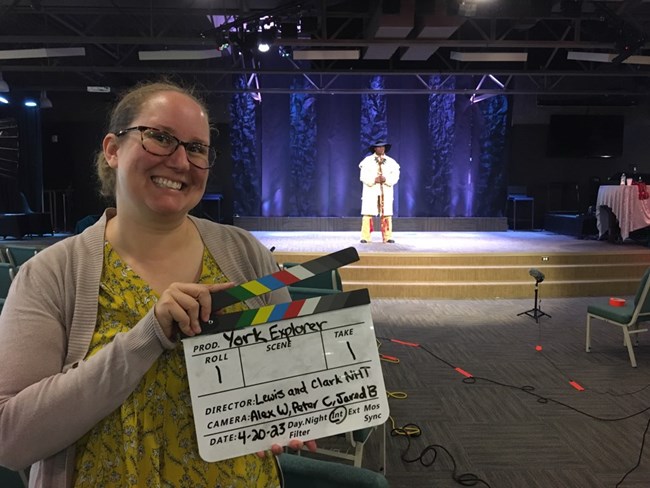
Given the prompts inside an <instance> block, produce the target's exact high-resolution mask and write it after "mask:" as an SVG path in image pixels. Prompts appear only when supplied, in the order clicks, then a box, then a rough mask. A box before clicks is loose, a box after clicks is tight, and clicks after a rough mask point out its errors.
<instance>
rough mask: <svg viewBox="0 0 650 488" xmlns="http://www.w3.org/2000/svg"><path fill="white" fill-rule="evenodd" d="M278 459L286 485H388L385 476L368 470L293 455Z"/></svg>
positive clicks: (314, 487)
mask: <svg viewBox="0 0 650 488" xmlns="http://www.w3.org/2000/svg"><path fill="white" fill-rule="evenodd" d="M278 460H279V463H280V469H281V470H282V476H283V478H284V481H285V485H284V486H286V488H302V487H304V486H309V487H310V488H388V481H387V480H386V478H385V477H384V476H383V475H381V474H380V473H377V472H375V471H370V470H369V469H364V468H359V467H355V466H350V465H347V464H341V463H331V462H328V461H322V460H319V459H313V458H309V457H306V456H299V455H296V454H282V455H280V457H279V458H278Z"/></svg>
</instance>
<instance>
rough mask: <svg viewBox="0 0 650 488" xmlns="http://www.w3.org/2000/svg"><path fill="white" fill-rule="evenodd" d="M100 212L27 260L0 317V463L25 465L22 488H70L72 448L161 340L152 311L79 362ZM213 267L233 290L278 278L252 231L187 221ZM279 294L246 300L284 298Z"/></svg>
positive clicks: (134, 381) (91, 320) (99, 244)
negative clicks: (25, 483) (269, 276)
mask: <svg viewBox="0 0 650 488" xmlns="http://www.w3.org/2000/svg"><path fill="white" fill-rule="evenodd" d="M113 215H115V209H108V210H107V211H106V212H105V213H104V215H103V216H102V218H101V219H100V220H99V221H98V222H97V223H96V224H95V225H93V226H92V227H89V228H88V229H86V230H85V231H84V232H83V233H82V234H80V235H78V236H74V237H69V238H67V239H64V240H63V241H61V242H58V243H56V244H54V245H52V246H50V247H48V248H46V249H44V250H43V251H41V252H40V253H38V254H37V255H36V256H34V257H33V258H31V259H30V260H29V261H28V262H27V263H25V264H24V265H23V266H22V267H21V269H20V272H19V273H18V274H17V276H16V279H15V280H14V282H13V284H12V287H11V289H10V291H9V296H8V297H7V301H6V303H5V305H4V308H3V310H2V314H0V465H2V466H6V467H8V468H10V469H14V470H18V469H23V468H25V467H27V466H29V465H31V464H33V466H32V469H31V472H30V483H29V484H30V487H47V488H58V487H61V488H68V487H69V486H71V483H72V474H73V470H74V463H75V452H74V445H75V442H76V441H77V440H78V439H79V438H81V437H82V436H83V435H84V434H85V433H86V432H88V430H90V429H91V428H92V427H93V426H94V425H95V424H96V423H97V422H99V421H100V420H101V419H103V418H104V417H105V416H106V415H108V414H109V413H111V412H112V411H113V410H115V409H116V408H118V407H119V406H120V405H121V404H122V403H123V402H124V400H126V398H127V397H128V396H129V395H130V394H131V392H132V391H133V390H134V389H135V388H136V386H137V385H138V383H139V382H140V379H141V378H142V376H143V375H144V374H145V373H146V372H147V371H148V369H149V368H150V366H151V365H152V364H153V363H154V361H155V360H156V359H157V358H158V356H160V354H161V353H162V352H163V351H164V350H165V349H172V348H173V347H175V343H173V342H171V341H169V340H168V339H167V338H166V337H165V335H164V334H163V332H162V329H161V328H160V325H159V324H158V322H157V321H156V318H155V316H154V314H153V309H152V310H150V311H149V312H148V313H147V314H146V315H145V316H144V317H143V318H142V320H140V322H138V324H137V325H136V326H135V327H134V328H133V329H131V330H130V331H129V332H127V333H121V334H118V335H117V336H116V337H115V339H114V340H113V342H112V343H111V344H109V345H107V346H106V347H104V348H103V349H102V350H101V351H99V352H98V353H97V354H95V355H93V356H92V358H90V359H89V360H88V361H84V358H85V356H86V353H87V351H88V347H89V344H90V340H91V337H92V334H93V332H94V329H95V324H96V321H97V301H98V295H99V283H100V278H101V273H102V265H103V253H104V230H105V227H106V221H107V220H108V219H110V218H111V217H112V216H113ZM192 220H193V222H194V223H195V225H196V227H197V228H198V230H199V232H200V234H201V237H202V238H203V241H204V242H205V245H206V246H207V248H208V249H209V251H210V252H211V253H212V255H213V256H214V258H215V260H216V262H217V264H218V265H219V267H220V268H221V270H222V271H223V272H224V274H225V275H226V276H227V277H228V279H229V280H230V281H232V282H234V283H235V284H241V283H244V282H246V281H249V280H252V279H255V278H259V277H261V276H264V275H267V274H270V273H273V272H275V271H277V266H276V264H275V261H274V259H273V257H272V255H271V253H270V251H269V250H268V249H266V248H265V247H264V246H263V245H262V244H261V243H260V242H259V241H258V240H257V239H255V237H253V236H252V235H251V234H250V233H248V232H246V231H244V230H241V229H239V228H236V227H231V226H227V225H221V224H215V223H214V222H210V221H208V220H203V219H196V218H192ZM289 300H290V298H289V293H288V292H287V290H286V288H282V289H280V290H276V291H275V292H272V293H270V294H268V295H266V296H264V297H256V298H252V299H250V300H248V301H247V304H248V306H250V307H251V308H257V307H260V306H262V305H265V304H268V303H282V302H287V301H289Z"/></svg>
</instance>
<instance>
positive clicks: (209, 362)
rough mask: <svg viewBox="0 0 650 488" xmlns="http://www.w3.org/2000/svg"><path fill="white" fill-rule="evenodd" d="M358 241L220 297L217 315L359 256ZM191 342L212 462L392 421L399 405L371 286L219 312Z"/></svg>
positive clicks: (194, 392) (196, 394) (203, 441)
mask: <svg viewBox="0 0 650 488" xmlns="http://www.w3.org/2000/svg"><path fill="white" fill-rule="evenodd" d="M358 259H359V255H358V254H357V251H356V249H354V248H353V247H350V248H347V249H343V250H341V251H338V252H335V253H332V254H328V255H326V256H322V257H320V258H317V259H314V260H311V261H308V262H306V263H303V264H302V265H297V266H292V267H291V268H288V269H284V270H280V271H278V272H276V273H273V274H271V275H268V276H265V277H262V278H260V279H258V280H253V281H249V282H248V283H244V284H243V285H240V286H237V287H233V288H230V289H228V290H224V291H221V292H217V293H215V294H213V297H212V298H213V311H216V310H219V309H222V308H223V307H225V306H228V305H231V304H233V303H236V302H239V301H242V300H246V299H248V298H250V297H253V296H259V295H262V294H264V293H268V292H270V291H273V290H276V289H278V288H281V287H283V286H288V285H291V284H293V283H296V282H298V281H301V280H303V279H305V278H309V277H312V276H314V275H316V274H319V273H322V272H326V271H331V270H333V269H336V268H339V267H341V266H344V265H346V264H349V263H351V262H354V261H358ZM202 329H203V332H202V333H201V334H200V335H198V336H194V337H186V338H184V339H183V347H184V351H185V361H186V364H187V371H188V377H189V384H190V394H191V398H192V410H193V413H194V423H195V428H196V435H197V440H198V446H199V454H200V456H201V457H202V458H203V459H204V460H205V461H208V462H214V461H219V460H222V459H228V458H232V457H236V456H240V455H244V454H249V453H253V452H257V451H263V450H266V449H269V448H270V447H271V446H272V445H273V444H280V445H286V444H287V443H288V442H289V441H290V440H291V439H300V440H303V441H304V440H312V439H318V438H321V437H327V436H331V435H335V434H340V433H344V432H350V431H353V430H357V429H363V428H366V427H373V426H376V425H380V424H383V423H384V422H386V421H387V420H388V415H389V409H388V400H387V397H386V389H385V386H384V378H383V375H382V371H381V364H380V361H379V353H378V350H377V342H376V338H375V331H374V326H373V323H372V317H371V314H370V297H369V295H368V290H367V289H362V290H354V291H350V292H342V293H337V294H333V295H326V296H322V297H316V298H308V299H304V300H296V301H293V302H288V303H282V304H277V305H269V306H265V307H261V308H258V309H254V310H246V311H243V312H236V313H231V314H225V315H216V314H213V315H212V317H211V319H210V321H209V322H207V323H204V324H202Z"/></svg>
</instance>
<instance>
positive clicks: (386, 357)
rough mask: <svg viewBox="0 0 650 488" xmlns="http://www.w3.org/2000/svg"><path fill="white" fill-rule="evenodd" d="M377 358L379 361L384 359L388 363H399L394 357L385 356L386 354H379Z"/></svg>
mask: <svg viewBox="0 0 650 488" xmlns="http://www.w3.org/2000/svg"><path fill="white" fill-rule="evenodd" d="M379 358H380V359H386V360H388V361H399V359H398V358H396V357H395V356H387V355H386V354H380V355H379Z"/></svg>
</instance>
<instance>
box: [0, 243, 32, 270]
mask: <svg viewBox="0 0 650 488" xmlns="http://www.w3.org/2000/svg"><path fill="white" fill-rule="evenodd" d="M40 250H41V248H39V247H33V246H7V245H5V253H6V255H7V261H8V262H9V263H11V265H12V266H13V267H14V268H18V267H19V266H21V265H23V264H25V262H27V260H28V259H30V258H33V257H34V256H36V254H38V252H39V251H40Z"/></svg>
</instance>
